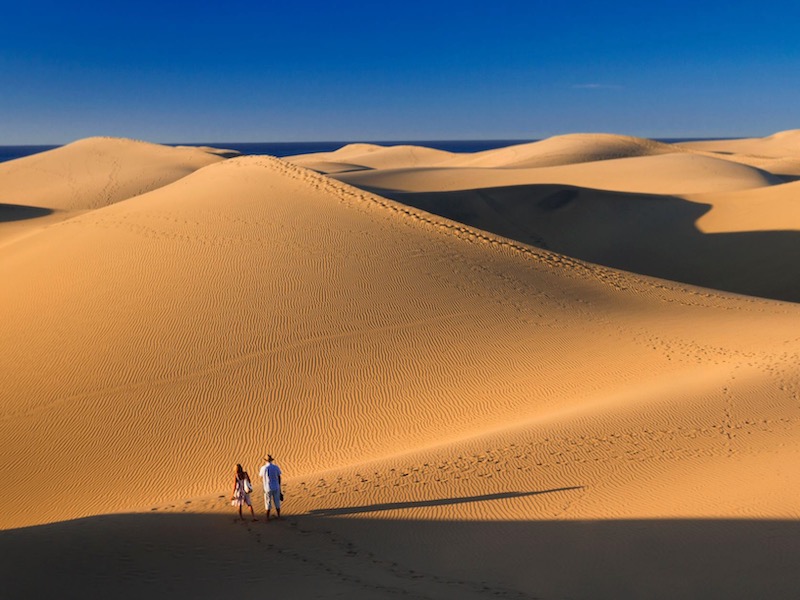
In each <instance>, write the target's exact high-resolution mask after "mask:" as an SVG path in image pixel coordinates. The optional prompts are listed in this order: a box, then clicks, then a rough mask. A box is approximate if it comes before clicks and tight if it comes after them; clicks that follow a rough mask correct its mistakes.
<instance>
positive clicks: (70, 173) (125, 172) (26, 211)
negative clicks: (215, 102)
mask: <svg viewBox="0 0 800 600" xmlns="http://www.w3.org/2000/svg"><path fill="white" fill-rule="evenodd" d="M230 152H231V151H225V150H218V149H214V148H190V147H180V148H172V147H169V146H161V145H158V144H151V143H148V142H139V141H134V140H128V139H121V138H104V137H97V138H87V139H83V140H79V141H77V142H73V143H71V144H67V145H66V146H62V147H60V148H56V149H54V150H49V151H47V152H41V153H39V154H35V155H32V156H26V157H24V158H19V159H17V160H12V161H8V162H4V163H1V164H0V194H2V195H1V196H0V243H2V242H3V241H8V240H9V239H10V238H11V237H12V236H17V235H20V234H21V233H25V232H26V230H30V229H31V228H40V227H42V226H43V225H45V224H50V223H54V222H58V221H61V220H64V219H66V218H69V217H71V216H74V215H75V214H78V213H80V212H82V211H86V210H91V209H95V208H100V207H103V206H107V205H109V204H114V203H115V202H119V201H120V200H124V199H126V198H131V197H133V196H136V195H138V194H142V193H144V192H148V191H150V190H153V189H156V188H159V187H161V186H163V185H166V184H168V183H172V182H173V181H175V180H177V179H180V178H181V177H183V176H185V175H188V174H189V173H192V172H194V171H196V170H197V169H199V168H201V167H204V166H207V165H210V164H213V163H215V162H218V161H220V160H223V159H224V158H225V157H226V156H230Z"/></svg>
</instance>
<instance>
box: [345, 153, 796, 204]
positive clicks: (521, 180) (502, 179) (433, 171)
mask: <svg viewBox="0 0 800 600" xmlns="http://www.w3.org/2000/svg"><path fill="white" fill-rule="evenodd" d="M334 176H335V177H336V178H337V179H339V180H340V181H343V182H346V183H349V184H351V185H354V186H356V187H360V188H365V189H369V190H374V191H376V192H378V193H380V192H382V191H390V192H391V191H394V192H398V191H403V192H433V191H438V192H441V191H452V190H468V189H475V188H484V187H501V186H512V185H526V184H533V183H548V184H554V183H557V184H564V185H572V186H580V187H588V188H594V189H601V190H611V191H618V192H636V193H643V194H689V193H703V192H721V191H733V190H740V189H748V188H755V187H762V186H766V185H775V184H779V183H783V180H781V179H779V178H778V177H776V176H774V175H772V174H770V173H767V172H766V171H762V170H759V169H756V168H754V167H750V166H747V165H742V164H737V163H733V162H730V161H726V160H721V159H716V158H711V157H706V156H699V155H693V154H686V153H673V154H662V155H655V156H643V157H633V158H620V159H610V160H603V161H596V162H585V163H580V164H575V165H563V166H557V167H539V168H519V169H502V168H501V169H480V168H469V167H465V168H458V167H451V168H420V169H410V168H392V169H381V170H373V171H359V172H352V173H339V174H336V175H334Z"/></svg>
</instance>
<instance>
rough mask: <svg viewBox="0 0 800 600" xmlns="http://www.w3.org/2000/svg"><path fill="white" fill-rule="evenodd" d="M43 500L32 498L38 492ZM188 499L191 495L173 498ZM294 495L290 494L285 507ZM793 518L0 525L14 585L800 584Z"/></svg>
mask: <svg viewBox="0 0 800 600" xmlns="http://www.w3.org/2000/svg"><path fill="white" fill-rule="evenodd" d="M31 509H32V510H35V505H31ZM176 509H178V507H176ZM286 510H287V511H288V510H289V507H288V506H287V507H286ZM798 556H800V523H799V522H797V521H792V520H779V521H778V520H772V521H768V520H722V519H720V520H714V519H677V520H653V519H642V520H598V521H562V520H554V521H513V522H512V521H479V522H477V521H425V520H405V519H404V520H398V519H374V518H372V519H368V518H357V517H326V516H311V515H300V516H291V515H290V516H288V517H286V518H285V519H283V520H281V521H277V522H275V521H273V522H270V523H265V522H263V521H261V522H258V523H250V522H244V523H240V522H235V520H234V519H233V515H232V514H189V513H186V514H178V513H172V514H160V513H148V514H124V515H110V516H102V517H91V518H86V519H80V520H75V521H69V522H64V523H56V524H52V525H45V526H38V527H29V528H23V529H16V530H9V531H3V532H0V558H2V560H0V592H2V597H3V598H9V599H11V598H48V597H49V598H97V597H107V598H149V599H157V598H220V597H226V598H228V597H237V598H238V597H242V598H249V597H254V598H255V597H261V596H262V595H263V594H264V593H265V590H269V595H270V596H273V595H277V596H279V597H282V598H293V599H294V598H356V599H358V598H369V599H375V598H396V597H398V596H406V597H412V598H452V599H458V600H462V599H465V598H486V597H489V598H559V599H561V598H571V599H574V600H581V599H586V600H589V599H591V600H603V599H614V600H625V599H637V600H638V599H642V598H647V599H650V600H661V599H664V600H666V599H669V600H675V599H678V598H679V599H681V600H693V599H698V600H699V599H702V600H714V599H717V598H719V599H723V598H724V599H726V600H731V599H742V600H744V599H747V600H752V599H753V598H764V599H769V600H783V599H787V600H788V599H795V598H797V593H798V590H800V569H798V568H797V557H798Z"/></svg>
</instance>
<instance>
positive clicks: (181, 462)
mask: <svg viewBox="0 0 800 600" xmlns="http://www.w3.org/2000/svg"><path fill="white" fill-rule="evenodd" d="M772 138H777V139H779V140H784V141H783V142H781V143H782V144H783V145H779V144H772V143H771V142H770V141H769V140H770V139H772ZM772 138H766V139H765V140H766V141H765V140H751V141H748V142H742V143H741V144H739V145H731V144H734V143H733V142H732V141H728V140H723V141H720V142H719V145H714V143H711V142H709V143H705V145H703V144H699V143H692V144H681V145H677V146H674V147H673V146H670V145H668V144H662V143H658V142H653V141H650V140H643V139H639V138H630V137H624V136H610V135H594V134H583V135H575V136H563V137H560V138H552V139H550V140H544V141H542V142H537V143H534V144H526V145H524V146H518V147H512V148H504V149H500V150H496V151H489V152H483V153H478V154H475V155H456V154H451V153H446V152H441V151H438V150H432V149H427V148H416V147H408V146H406V147H396V148H381V147H378V146H375V145H369V144H358V145H353V146H349V147H345V148H343V149H341V150H339V151H337V152H333V153H325V154H318V155H307V156H301V157H292V158H290V159H287V160H280V159H276V158H272V157H267V156H258V157H252V156H251V157H233V158H227V159H226V156H229V154H228V153H226V152H224V151H220V152H217V151H214V150H213V149H196V148H194V149H185V148H184V149H175V148H166V147H160V146H156V145H153V144H146V143H143V142H136V141H132V140H119V139H106V138H92V139H88V140H83V141H80V142H76V143H74V144H70V145H68V146H65V147H63V148H60V149H58V150H54V151H51V152H48V153H43V154H41V155H37V156H34V157H29V158H25V159H19V160H17V161H11V162H9V163H3V164H0V190H2V192H3V202H4V203H5V204H4V205H0V209H2V210H3V211H5V214H6V215H8V216H7V217H4V218H3V219H2V220H0V244H2V245H0V279H1V280H2V281H3V286H2V288H0V307H2V314H3V316H4V323H3V327H2V328H0V360H2V364H3V365H4V368H3V370H2V379H0V407H2V412H1V413H0V481H2V482H3V485H2V487H1V488H0V529H1V530H0V555H2V557H3V559H4V560H3V561H0V564H2V566H0V581H2V582H3V585H4V586H5V590H6V593H5V595H7V596H8V597H59V598H63V597H74V598H85V597H93V596H98V595H100V594H104V595H107V596H108V595H110V596H112V597H124V598H142V597H152V598H161V597H175V596H178V597H189V596H191V597H218V596H220V595H237V596H243V597H251V596H252V597H256V596H261V595H262V594H263V593H264V590H265V589H269V591H270V593H277V594H280V595H281V596H283V597H288V598H311V597H314V598H317V597H319V598H390V597H396V596H403V595H404V596H408V597H413V598H454V599H455V598H484V597H499V598H586V599H596V598H615V599H618V598H631V599H634V598H665V599H666V598H670V599H672V598H698V599H699V598H703V599H705V598H755V597H763V598H793V597H795V594H796V590H797V589H798V586H800V575H798V574H797V569H796V567H795V564H794V563H795V560H794V558H795V557H796V556H797V552H798V551H800V535H798V533H800V532H798V525H797V523H798V521H797V519H798V512H800V511H798V505H797V500H796V498H797V497H798V494H800V483H798V481H799V480H798V478H797V477H795V476H794V475H795V473H796V472H797V470H798V468H799V467H800V442H798V435H797V434H798V428H800V306H798V304H796V302H797V301H800V282H799V281H798V276H797V273H796V271H797V270H796V264H797V260H796V259H797V258H798V256H799V255H800V252H798V243H797V242H798V238H797V236H798V233H797V230H798V225H800V221H799V220H800V212H799V211H798V209H797V206H798V201H800V198H798V192H800V188H797V184H796V183H793V176H792V173H791V172H790V171H786V170H785V169H782V168H772V167H774V166H775V165H779V166H783V167H785V166H786V165H790V164H793V163H792V161H796V160H797V156H798V155H797V153H796V152H795V153H793V151H792V148H796V146H791V145H789V144H791V143H794V142H792V140H796V139H797V138H796V135H794V134H793V133H792V132H788V133H786V134H783V135H777V136H772ZM765 147H769V148H770V149H771V150H770V152H772V154H770V155H769V156H768V158H763V157H764V156H766V151H765V150H763V148H765ZM759 153H760V154H759ZM754 154H758V156H759V157H761V158H756V159H753V156H752V155H754ZM756 163H758V164H756ZM109 190H110V191H109ZM9 205H13V206H9ZM0 214H2V213H0ZM55 215H57V216H55ZM268 452H269V453H271V454H273V455H274V456H275V457H276V459H277V462H278V464H279V465H280V466H281V468H282V469H283V472H284V476H285V481H284V483H285V490H284V491H285V494H286V502H285V506H284V518H283V519H281V520H280V521H272V522H269V523H267V522H265V521H264V520H263V504H262V500H261V497H260V494H259V493H258V492H255V493H254V494H253V499H254V503H255V506H256V508H257V509H258V513H259V516H260V517H261V520H260V521H259V522H257V523H251V522H249V521H247V522H238V521H237V515H235V512H234V510H235V509H234V508H232V507H231V506H230V503H229V498H230V493H231V487H232V480H233V468H234V465H235V464H236V463H242V464H243V465H244V467H245V468H246V469H247V470H248V471H249V472H250V474H251V476H252V477H253V479H254V483H255V484H256V488H257V489H258V488H259V486H260V481H259V480H258V479H257V478H256V473H257V471H258V467H259V466H260V465H261V464H263V460H262V457H263V456H265V455H266V453H268Z"/></svg>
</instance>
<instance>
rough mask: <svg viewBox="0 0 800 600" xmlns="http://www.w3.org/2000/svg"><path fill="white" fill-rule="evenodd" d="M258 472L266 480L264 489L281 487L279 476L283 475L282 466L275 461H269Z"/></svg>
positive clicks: (267, 490) (274, 489)
mask: <svg viewBox="0 0 800 600" xmlns="http://www.w3.org/2000/svg"><path fill="white" fill-rule="evenodd" d="M258 474H259V476H260V477H261V479H262V481H263V482H264V491H265V492H269V491H270V490H272V491H277V490H279V489H281V484H280V482H279V479H278V478H279V477H280V476H281V468H280V467H279V466H278V465H276V464H274V463H267V464H265V465H264V466H263V467H261V468H260V469H259V470H258Z"/></svg>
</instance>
